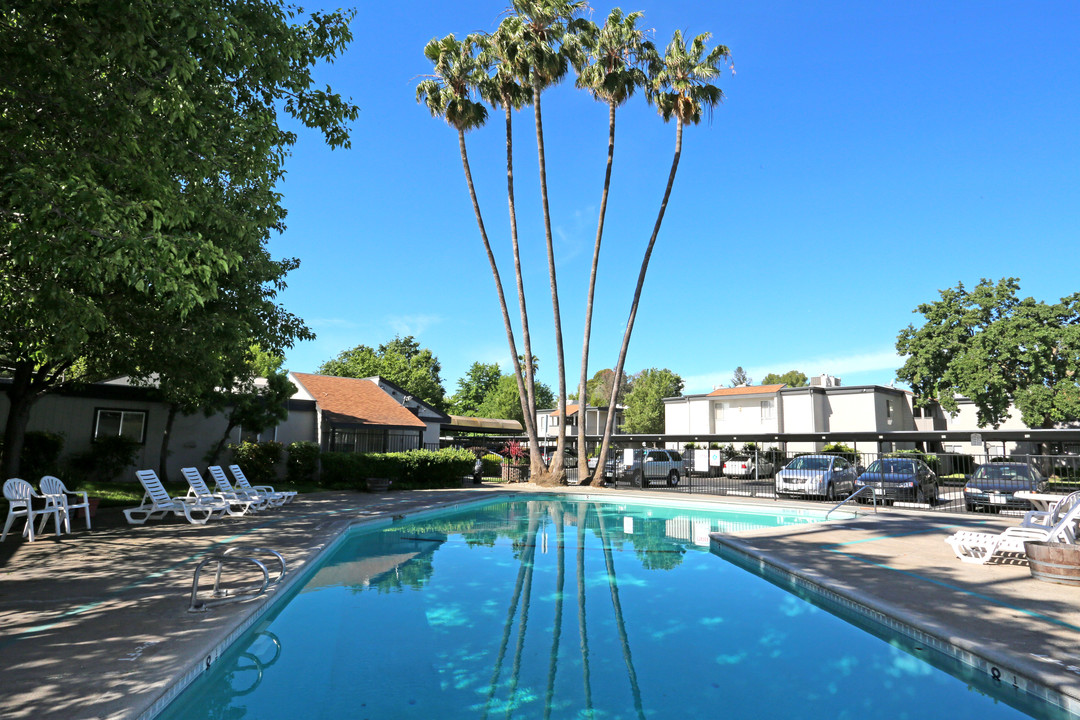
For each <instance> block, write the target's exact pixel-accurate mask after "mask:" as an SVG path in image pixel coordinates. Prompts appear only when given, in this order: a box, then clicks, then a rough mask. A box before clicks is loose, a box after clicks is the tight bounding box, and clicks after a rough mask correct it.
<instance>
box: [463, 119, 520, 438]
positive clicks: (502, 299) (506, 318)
mask: <svg viewBox="0 0 1080 720" xmlns="http://www.w3.org/2000/svg"><path fill="white" fill-rule="evenodd" d="M458 148H459V149H460V150H461V166H462V167H463V168H464V169H465V182H466V183H467V184H468V186H469V198H470V199H471V200H472V205H473V213H475V214H476V224H477V226H478V227H479V228H480V239H481V240H483V242H484V252H486V253H487V257H488V264H490V265H491V275H492V277H493V278H494V279H495V292H496V293H498V295H499V309H500V310H502V316H503V326H504V327H505V328H506V341H507V343H509V344H510V358H511V360H512V361H513V363H514V378H515V379H516V380H517V386H518V395H519V397H520V398H521V404H522V411H523V412H524V414H525V418H524V419H525V431H526V432H527V433H528V435H529V442H530V443H532V442H534V441H535V442H537V443H539V440H538V439H537V434H536V414H535V413H533V415H532V416H531V417H530V415H529V412H528V408H527V407H525V405H526V395H525V383H524V381H523V380H522V377H521V365H520V363H519V362H518V359H517V356H518V353H517V343H515V342H514V327H513V326H512V325H511V324H510V311H509V310H508V309H507V307H506V295H505V294H504V293H503V285H502V278H501V277H500V276H499V266H498V265H497V264H496V262H495V254H494V253H493V252H491V243H490V242H488V236H487V230H486V229H485V228H484V217H483V215H481V214H480V203H479V202H478V201H477V199H476V187H475V186H474V185H473V179H472V170H470V169H469V154H468V152H466V150H465V131H464V130H458Z"/></svg>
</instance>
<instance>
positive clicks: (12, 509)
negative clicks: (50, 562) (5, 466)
mask: <svg viewBox="0 0 1080 720" xmlns="http://www.w3.org/2000/svg"><path fill="white" fill-rule="evenodd" d="M4 497H5V498H6V499H7V501H8V514H7V520H5V521H4V532H3V533H2V534H0V542H3V541H4V539H5V538H6V537H7V534H8V530H10V529H11V526H12V525H13V524H15V520H16V519H18V518H21V517H24V518H26V527H25V528H23V531H22V534H23V535H26V536H28V537H29V539H30V542H34V518H35V517H37V516H38V515H40V516H41V526H40V527H38V531H37V534H38V535H40V534H41V533H42V531H44V530H45V523H47V522H48V521H49V516H50V515H52V516H53V520H54V521H55V523H56V534H57V535H59V534H60V506H59V505H57V504H56V503H55V502H54V501H53V500H52V499H51V498H49V497H47V496H45V495H38V494H37V493H36V492H34V486H33V485H31V484H30V483H28V482H26V481H25V480H22V479H20V478H11V479H10V480H8V481H7V482H5V483H4ZM35 500H40V501H41V503H40V504H41V508H40V509H35V508H34V501H35Z"/></svg>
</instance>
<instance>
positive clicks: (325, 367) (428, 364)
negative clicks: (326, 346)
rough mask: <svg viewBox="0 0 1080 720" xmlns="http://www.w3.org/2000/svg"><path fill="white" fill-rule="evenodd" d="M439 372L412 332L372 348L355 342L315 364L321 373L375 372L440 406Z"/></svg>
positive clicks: (352, 374) (359, 375)
mask: <svg viewBox="0 0 1080 720" xmlns="http://www.w3.org/2000/svg"><path fill="white" fill-rule="evenodd" d="M440 372H442V365H441V364H440V363H439V359H438V358H437V357H435V355H434V354H433V353H432V352H431V350H429V349H428V348H421V347H420V343H418V342H417V341H416V340H415V339H414V338H413V336H412V335H408V336H406V337H401V336H394V339H393V340H391V341H390V342H388V343H385V344H383V345H380V346H379V347H378V349H374V350H373V349H372V348H370V347H368V346H367V345H357V346H356V347H354V348H353V349H351V350H345V351H343V352H342V353H341V354H339V355H338V356H337V357H336V358H334V359H333V360H327V361H326V362H324V363H323V364H322V365H321V366H320V367H319V373H320V374H322V375H336V376H338V377H352V378H366V377H373V376H375V375H378V376H379V377H381V378H383V379H385V380H389V381H390V382H392V383H394V384H395V385H397V386H398V387H400V388H401V389H402V390H405V391H406V392H408V393H409V394H410V395H412V396H414V397H416V398H418V399H420V400H423V401H424V402H425V403H427V404H428V405H431V406H432V407H434V408H437V409H439V410H442V409H443V406H444V405H445V396H446V390H445V389H444V388H443V384H442V378H441V377H440V376H439V373H440Z"/></svg>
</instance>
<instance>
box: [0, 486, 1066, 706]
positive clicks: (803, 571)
mask: <svg viewBox="0 0 1080 720" xmlns="http://www.w3.org/2000/svg"><path fill="white" fill-rule="evenodd" d="M537 489H540V488H536V487H535V486H532V485H515V486H509V487H507V486H495V485H485V486H483V487H479V488H473V487H470V488H468V489H455V490H434V491H408V492H386V493H376V494H364V493H315V494H307V495H303V496H300V497H299V498H298V500H297V502H295V503H293V504H291V505H288V506H286V507H284V508H281V509H279V510H276V511H271V512H265V513H262V514H260V515H257V516H251V517H245V518H229V519H225V520H223V521H211V523H208V524H207V525H204V526H193V525H188V524H186V523H185V522H183V521H181V520H177V519H174V518H169V519H166V520H163V521H151V522H149V523H147V524H146V525H144V526H136V527H129V526H127V525H126V524H124V521H123V516H122V515H121V514H120V511H119V510H116V509H110V510H102V511H100V512H99V513H98V517H97V518H96V519H95V521H94V522H95V524H94V529H93V530H92V531H89V532H87V531H86V530H85V526H84V525H80V526H78V527H82V528H83V529H78V528H77V527H76V528H75V533H74V534H72V535H65V536H63V537H61V538H59V539H57V538H55V537H54V536H53V535H51V534H46V535H45V536H44V537H43V538H41V539H39V540H37V541H35V542H34V543H27V542H25V541H20V540H19V539H17V538H15V539H13V538H11V537H9V538H8V540H7V541H6V542H5V543H3V545H0V667H2V672H3V674H2V680H0V716H2V717H4V718H12V719H14V718H98V717H109V718H135V717H139V716H140V715H142V714H143V713H144V712H145V711H146V710H148V709H149V708H150V707H151V706H152V705H153V704H154V703H155V701H156V700H157V699H158V698H159V697H160V696H161V695H162V694H163V693H165V692H166V691H167V690H168V689H169V688H170V687H172V686H173V685H174V684H175V683H176V682H177V680H178V679H179V678H181V677H184V676H185V675H187V674H189V673H194V672H197V669H198V668H199V667H201V664H202V663H204V662H205V659H206V658H207V657H208V656H211V655H212V654H213V652H214V651H215V649H216V648H217V647H218V646H219V645H220V643H221V641H222V639H223V638H225V637H226V636H227V635H228V634H229V633H230V632H232V631H233V630H234V629H235V628H237V627H238V626H240V625H242V624H243V623H244V621H245V620H246V619H248V618H250V617H252V616H253V615H254V614H256V613H257V612H259V611H260V609H262V608H263V607H264V606H265V605H266V604H267V603H268V602H269V601H270V600H272V599H273V598H274V593H271V594H269V595H268V596H265V597H263V598H260V599H257V600H252V601H248V602H242V603H237V604H234V605H226V606H222V607H218V608H214V609H212V610H210V611H209V612H206V613H189V612H187V606H188V598H189V593H190V589H191V580H192V573H193V572H194V568H195V565H196V564H197V562H198V559H199V558H200V556H201V555H202V554H204V553H205V552H206V551H207V550H209V549H210V548H212V547H213V546H215V545H217V544H223V543H241V544H244V545H258V546H262V547H269V548H273V549H275V550H278V551H279V552H281V553H282V554H283V555H284V556H285V558H286V560H287V562H288V564H289V576H290V577H295V576H296V575H297V574H298V572H299V571H300V570H301V569H302V568H303V567H304V566H305V565H306V564H307V563H308V562H310V560H311V559H312V558H313V557H314V556H315V555H316V554H317V553H318V551H320V550H321V549H322V548H324V547H326V545H328V544H329V543H330V542H332V541H333V539H334V538H336V537H337V536H338V535H339V534H340V533H341V531H342V530H343V529H344V528H346V527H347V526H348V525H349V524H351V523H353V522H357V521H359V520H363V519H365V518H378V517H388V516H393V515H396V514H399V513H408V512H415V511H417V510H421V509H425V508H428V507H435V506H439V505H444V504H447V503H454V502H459V501H462V500H467V499H471V498H476V497H482V496H484V495H486V494H490V493H495V492H508V491H511V492H512V491H523V492H529V491H535V490H537ZM564 489H565V490H569V491H576V490H579V488H564ZM596 492H597V493H598V494H600V495H601V496H615V495H618V496H623V497H626V496H638V495H640V496H644V497H647V498H650V499H652V500H660V499H661V498H663V497H664V496H665V495H666V493H662V492H646V493H640V492H633V491H614V490H600V491H596ZM673 499H678V500H680V501H683V500H688V499H689V500H692V501H704V502H707V501H715V500H717V499H718V498H714V497H709V496H704V497H703V496H691V497H689V498H687V497H686V496H679V497H678V498H673ZM719 499H720V500H723V501H724V502H739V500H738V499H734V498H719ZM755 504H760V501H758V502H757V503H755ZM815 507H816V508H817V509H819V510H820V509H821V506H820V505H818V506H815ZM1008 524H1009V523H1008V521H1002V520H1000V519H997V518H993V519H990V520H985V519H980V518H976V517H957V518H954V517H949V516H944V515H942V514H937V513H934V514H931V513H918V512H903V511H892V512H882V513H879V514H877V515H861V516H860V517H859V518H857V519H855V520H852V521H848V522H840V523H829V524H828V525H813V526H795V527H792V526H788V527H785V528H776V529H770V530H767V531H755V532H751V533H739V534H737V535H735V536H728V537H727V538H726V539H725V540H724V542H731V543H732V544H733V545H734V546H736V547H738V548H739V549H740V551H741V552H745V553H748V554H751V555H760V556H762V557H766V558H768V559H769V562H771V563H774V564H776V565H778V566H782V567H787V568H788V569H789V570H791V571H793V572H795V573H796V574H800V575H802V576H805V577H808V578H810V579H816V580H818V581H820V582H821V583H822V584H824V585H826V586H828V587H830V588H833V589H835V590H837V591H847V592H849V593H850V594H853V595H857V596H858V597H859V598H860V599H861V600H862V601H864V602H866V603H868V604H870V605H871V606H874V605H875V604H876V605H877V606H880V607H883V608H885V609H887V610H889V611H890V612H892V613H894V614H895V615H896V616H899V617H901V619H903V620H905V621H907V622H910V623H913V624H916V625H917V626H920V627H923V628H925V629H926V630H927V632H930V633H931V634H935V635H938V636H941V637H945V638H951V639H954V640H956V641H958V642H961V643H964V644H967V645H969V646H970V647H971V648H974V649H976V650H982V651H983V652H982V653H980V654H983V656H984V657H987V656H989V657H990V659H992V660H994V661H996V662H1001V663H1002V665H1003V666H1004V667H1014V668H1016V669H1017V670H1019V671H1024V672H1025V673H1027V674H1028V676H1032V677H1037V678H1039V679H1040V680H1041V681H1042V682H1044V683H1046V684H1047V685H1050V686H1051V687H1055V688H1057V689H1059V690H1060V691H1061V692H1064V693H1066V694H1068V695H1070V696H1071V697H1076V698H1080V668H1076V666H1080V609H1078V603H1077V600H1078V599H1080V588H1073V587H1065V586H1060V585H1053V584H1049V583H1043V582H1039V581H1036V580H1033V579H1032V578H1031V577H1030V574H1029V572H1028V569H1027V567H1026V565H1008V564H994V565H987V566H977V565H966V564H963V563H961V562H960V561H958V560H957V559H956V558H955V557H953V555H952V552H951V551H950V550H949V548H948V546H947V545H946V544H945V543H944V542H943V541H942V540H943V538H944V537H945V536H946V535H948V534H949V533H951V532H953V531H954V530H955V529H956V527H957V526H965V527H974V526H983V527H986V528H988V529H999V528H1003V527H1005V526H1006V525H1008ZM19 529H21V524H20V528H19ZM204 587H206V585H205V581H204ZM1036 655H1043V656H1046V657H1047V659H1045V660H1040V659H1038V658H1036V657H1035V656H1036ZM1069 666H1073V667H1074V668H1076V669H1073V670H1070V669H1069Z"/></svg>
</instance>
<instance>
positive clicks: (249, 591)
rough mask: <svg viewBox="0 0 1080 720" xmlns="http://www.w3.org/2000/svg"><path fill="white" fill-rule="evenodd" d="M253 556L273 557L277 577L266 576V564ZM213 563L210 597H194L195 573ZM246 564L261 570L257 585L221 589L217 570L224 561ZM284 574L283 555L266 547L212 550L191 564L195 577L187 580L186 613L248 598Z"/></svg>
mask: <svg viewBox="0 0 1080 720" xmlns="http://www.w3.org/2000/svg"><path fill="white" fill-rule="evenodd" d="M240 552H244V553H246V554H245V555H239V553H240ZM255 555H267V556H270V557H271V558H273V559H276V560H277V562H278V564H279V565H280V570H279V572H278V576H277V577H276V578H274V579H273V580H271V579H270V571H269V570H268V569H267V567H266V563H264V562H263V561H261V560H259V559H258V558H256V557H254V556H255ZM211 562H216V563H217V571H216V572H215V573H214V591H213V593H212V594H213V597H214V598H215V599H213V600H203V601H200V600H199V599H198V595H199V576H200V575H201V574H202V569H203V567H205V566H206V564H207V563H211ZM227 562H229V563H241V564H244V563H247V564H251V565H254V566H255V567H257V568H258V569H259V571H260V572H261V573H262V576H263V577H262V583H261V584H259V585H252V586H250V587H241V588H236V589H234V590H232V591H229V590H224V589H222V587H221V569H222V567H223V566H224V565H225V563H227ZM283 577H285V558H283V557H282V556H281V553H279V552H277V551H276V550H271V549H269V548H259V547H247V546H242V545H237V546H233V547H230V548H228V549H226V550H224V551H220V552H213V553H210V554H209V555H207V556H206V557H204V558H203V559H202V560H200V561H199V564H198V565H196V566H195V577H194V578H192V581H191V603H190V604H189V605H188V612H202V611H205V610H207V609H209V608H212V607H215V606H217V605H224V604H226V603H233V602H239V601H241V600H250V599H251V598H255V597H258V596H259V595H262V594H263V593H264V592H266V590H267V588H269V587H270V586H271V585H277V584H278V583H279V582H281V579H282V578H283Z"/></svg>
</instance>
